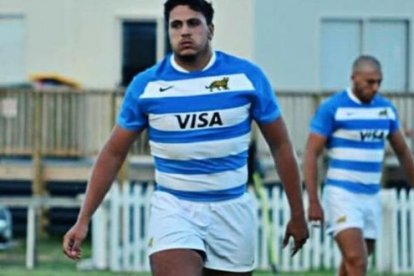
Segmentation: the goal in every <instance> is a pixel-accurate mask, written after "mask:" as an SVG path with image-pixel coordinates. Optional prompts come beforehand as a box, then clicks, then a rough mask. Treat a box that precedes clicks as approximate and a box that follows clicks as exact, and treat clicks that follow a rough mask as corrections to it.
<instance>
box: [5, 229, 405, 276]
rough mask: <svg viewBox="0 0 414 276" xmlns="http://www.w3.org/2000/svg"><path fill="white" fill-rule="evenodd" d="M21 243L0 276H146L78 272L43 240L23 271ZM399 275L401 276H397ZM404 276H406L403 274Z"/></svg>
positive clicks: (260, 275) (313, 275) (56, 243)
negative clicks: (30, 264)
mask: <svg viewBox="0 0 414 276" xmlns="http://www.w3.org/2000/svg"><path fill="white" fill-rule="evenodd" d="M25 250H26V248H25V242H24V239H22V240H19V241H17V243H16V245H15V246H14V247H13V248H10V249H8V250H4V251H0V276H26V275H33V276H75V275H76V276H78V275H87V276H98V275H99V276H115V275H117V276H118V275H125V276H129V275H131V276H149V275H150V274H149V273H126V272H121V273H120V272H109V271H81V272H80V271H79V270H77V268H76V262H74V261H71V260H69V259H68V258H66V257H65V256H64V254H63V253H62V249H61V241H60V237H59V238H50V239H44V240H42V241H40V242H39V243H38V262H37V265H36V267H35V269H33V270H27V269H26V268H25ZM83 254H84V258H89V257H90V255H91V252H90V244H89V243H88V242H87V243H86V244H85V245H84V247H83ZM253 275H254V276H270V275H272V274H271V273H270V272H266V271H257V272H255V273H254V274H253ZM277 275H278V276H328V275H329V276H333V275H335V273H334V272H332V271H325V272H322V271H318V272H297V273H278V274H277ZM369 275H370V276H380V275H383V276H390V274H369ZM401 275H402V274H401ZM406 275H407V276H408V274H406Z"/></svg>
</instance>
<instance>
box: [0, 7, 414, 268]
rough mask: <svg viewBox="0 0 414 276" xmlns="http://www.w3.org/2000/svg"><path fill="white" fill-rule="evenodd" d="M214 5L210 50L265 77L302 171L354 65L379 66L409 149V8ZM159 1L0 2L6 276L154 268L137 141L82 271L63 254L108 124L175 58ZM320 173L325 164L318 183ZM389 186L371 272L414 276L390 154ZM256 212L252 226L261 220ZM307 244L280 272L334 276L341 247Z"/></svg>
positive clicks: (405, 212) (273, 188)
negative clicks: (322, 116) (321, 117)
mask: <svg viewBox="0 0 414 276" xmlns="http://www.w3.org/2000/svg"><path fill="white" fill-rule="evenodd" d="M211 2H212V3H213V6H214V8H215V18H214V24H215V26H216V29H215V36H214V39H213V46H214V48H215V49H216V50H222V51H226V52H229V53H232V54H234V55H238V56H240V57H243V58H246V59H249V60H251V61H253V62H255V63H256V64H258V65H259V66H260V67H261V68H262V69H263V70H264V71H265V73H266V75H267V76H268V78H269V79H270V81H271V84H272V86H273V87H274V89H275V91H276V93H277V96H278V99H279V102H280V104H281V107H282V111H283V114H284V117H285V120H286V123H287V126H288V128H289V132H290V135H291V138H292V141H293V143H294V146H295V149H296V151H297V154H298V159H299V162H301V158H302V155H303V149H304V146H305V141H306V137H307V134H308V130H307V129H308V124H309V120H310V118H311V117H312V115H313V112H314V110H315V108H316V107H317V106H318V104H319V103H320V101H321V100H322V99H323V98H324V97H326V96H327V95H329V94H330V93H332V92H334V91H337V90H339V89H344V88H346V87H348V86H349V85H350V68H351V64H352V62H353V60H354V59H355V58H356V57H357V56H359V55H361V54H370V55H374V56H376V57H377V58H378V59H379V60H380V61H381V63H382V65H383V73H384V81H383V84H382V88H381V90H382V92H383V93H384V94H386V95H387V96H388V97H389V98H390V99H391V100H392V101H393V103H394V104H395V105H396V106H397V109H398V112H399V116H400V120H401V123H402V126H403V130H404V133H405V135H406V139H407V142H408V144H409V146H410V147H411V149H413V146H414V132H413V128H414V93H413V91H414V74H413V72H414V61H413V59H412V57H413V56H414V55H413V54H414V43H413V42H414V40H413V38H414V28H413V26H412V24H413V22H414V1H411V0H364V1H360V0H335V1H333V0H312V1H310V0H213V1H211ZM163 3H164V1H163V0H82V1H81V0H0V206H1V207H0V275H9V274H10V273H13V274H14V275H16V273H19V272H18V271H19V268H29V269H33V271H34V272H36V271H38V270H39V269H40V268H42V267H45V268H44V269H45V270H42V271H40V272H39V273H41V274H39V275H47V273H49V272H46V271H49V270H50V271H51V272H50V273H52V274H50V275H53V271H54V270H56V269H59V270H61V269H67V270H68V271H72V270H73V271H76V269H92V270H96V269H105V270H111V271H146V270H148V264H147V262H146V260H145V257H144V256H145V238H146V236H145V221H146V210H147V209H146V206H147V205H146V204H147V200H148V195H149V194H150V192H151V191H152V189H153V173H152V169H153V165H152V159H151V158H150V157H149V150H148V143H147V139H146V135H145V134H144V135H143V136H142V137H141V138H140V139H139V140H138V141H137V142H136V143H135V144H134V146H133V148H132V149H131V153H130V155H129V157H128V160H127V162H126V163H125V165H124V167H123V168H122V170H121V172H120V174H119V176H118V181H117V183H116V185H114V187H116V188H114V189H113V191H112V192H111V195H110V196H108V200H107V203H105V204H104V206H103V207H102V208H101V209H100V211H99V212H98V215H97V216H98V217H99V219H96V220H95V222H94V223H92V225H91V226H92V231H91V236H90V237H89V239H88V243H87V248H86V251H85V254H86V258H85V261H84V262H82V263H79V264H77V265H76V264H74V263H72V262H69V261H67V260H65V259H64V258H63V256H62V254H61V253H60V244H59V243H60V239H61V236H62V235H63V234H64V233H65V232H66V230H67V229H68V228H69V227H70V226H71V225H72V223H73V222H74V221H75V219H76V215H77V212H78V210H79V205H80V203H81V194H82V193H83V192H84V190H85V186H86V181H87V179H88V176H89V172H90V169H91V166H92V164H93V162H94V160H95V158H96V155H97V153H98V151H99V149H100V148H101V147H102V146H103V144H104V143H105V141H106V138H107V137H108V134H109V133H110V130H111V128H112V126H113V124H114V122H115V118H116V114H117V110H118V107H119V104H120V103H121V101H122V97H123V92H124V89H125V87H126V86H127V85H128V83H129V82H130V81H131V79H132V77H133V76H134V75H135V74H137V73H139V72H141V71H143V70H145V69H146V68H148V67H150V66H152V65H153V64H155V63H156V62H158V61H160V60H161V59H162V58H164V57H165V55H166V54H168V53H169V52H170V47H169V42H168V37H167V35H168V34H167V31H166V27H165V22H164V19H163ZM257 154H258V159H259V160H260V163H261V167H262V170H263V176H264V183H265V184H266V185H265V186H266V193H267V196H268V198H269V199H271V200H273V201H280V202H284V200H285V199H284V198H283V195H282V194H281V193H280V189H281V188H280V182H279V179H278V177H277V175H276V173H275V171H274V170H273V165H272V161H271V159H270V156H269V153H268V151H267V147H266V146H265V145H264V142H263V140H262V139H261V137H259V139H258V141H257ZM324 168H325V167H324V162H323V161H322V162H321V164H320V170H321V174H320V175H321V177H322V176H323V173H324ZM383 186H384V188H386V191H387V192H389V193H388V194H384V198H386V199H387V200H386V202H388V203H389V205H387V206H385V205H384V206H385V208H384V210H385V211H384V218H385V220H384V221H386V222H387V223H388V224H386V225H384V229H385V230H384V231H386V232H384V235H383V237H384V240H382V241H381V242H380V244H379V249H378V250H377V254H376V257H375V258H373V260H372V265H371V271H372V272H373V273H375V272H377V273H385V274H383V275H391V273H404V272H405V273H414V236H413V233H414V231H413V229H414V211H413V210H414V199H413V198H414V196H413V192H411V193H407V192H406V191H407V188H408V185H407V182H406V180H405V177H404V175H403V174H402V172H401V170H400V169H399V166H398V162H397V161H396V159H395V157H394V154H393V153H392V152H391V151H390V150H388V151H387V154H386V158H385V167H384V177H383ZM305 196H306V195H305ZM136 202H138V203H136ZM123 204H124V205H123ZM260 208H261V207H259V212H258V215H259V216H260V217H261V218H264V216H263V212H264V210H262V209H260ZM285 209H286V208H285V207H284V205H283V204H280V205H271V206H270V210H267V211H268V212H269V214H270V217H271V221H270V223H271V225H270V226H271V227H274V228H275V231H276V232H277V234H276V236H275V238H274V241H273V245H277V246H279V247H280V238H281V234H283V233H281V232H282V231H280V230H278V229H282V227H283V226H284V223H285V222H286V216H287V215H288V214H285V213H284V212H285V211H284V210H285ZM390 220H392V222H393V226H392V227H390V223H389V221H390ZM118 222H119V223H118ZM386 226H388V227H386ZM266 227H267V226H266V223H264V222H263V224H261V226H260V228H259V229H258V231H259V233H260V235H259V236H260V237H262V238H261V241H260V246H259V250H258V252H257V255H258V258H259V268H260V269H262V270H268V269H269V268H270V266H271V260H270V259H269V257H268V255H269V252H268V247H269V245H268V244H267V243H266V239H265V233H266V231H267V230H266ZM278 227H280V228H278ZM279 233H280V234H279ZM313 235H314V240H316V241H317V242H315V244H312V245H309V246H308V247H307V248H308V249H306V250H305V251H304V252H303V253H302V255H300V256H299V257H298V258H297V259H295V260H289V258H288V257H287V256H286V253H285V252H284V251H282V250H280V249H277V250H278V251H277V254H276V255H277V256H276V259H277V264H278V267H279V268H280V270H282V271H318V272H316V273H317V274H315V275H322V273H323V272H321V271H324V270H328V271H330V270H332V269H333V268H334V267H335V265H336V264H337V263H338V260H339V257H338V256H339V255H338V252H337V249H335V247H334V245H333V244H332V243H331V241H330V240H329V239H326V238H325V237H324V235H323V233H322V232H321V231H319V230H315V231H314V233H313ZM138 244H140V245H139V246H138ZM279 247H278V248H279ZM390 248H391V249H392V250H391V249H390ZM384 252H386V253H384ZM384 254H385V255H384ZM392 256H396V257H392ZM378 260H380V261H383V264H380V261H378ZM2 271H5V272H2ZM2 273H6V274H2ZM68 273H70V272H68ZM301 273H302V272H301ZM303 273H305V272H303ZM306 273H307V272H306ZM318 273H319V274H318ZM331 274H332V273H331ZM22 275H23V274H22ZM68 275H69V274H68ZM258 275H259V274H258ZM298 275H303V274H298ZM305 275H307V274H305ZM309 275H311V274H309Z"/></svg>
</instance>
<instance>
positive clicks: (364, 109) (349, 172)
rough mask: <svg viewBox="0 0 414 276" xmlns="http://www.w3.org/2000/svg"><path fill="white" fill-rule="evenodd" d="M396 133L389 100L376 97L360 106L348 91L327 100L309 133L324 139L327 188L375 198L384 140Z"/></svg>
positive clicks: (396, 128)
mask: <svg viewBox="0 0 414 276" xmlns="http://www.w3.org/2000/svg"><path fill="white" fill-rule="evenodd" d="M398 129H399V121H398V115H397V111H396V109H395V107H394V106H393V105H392V104H391V102H390V101H389V100H387V99H386V98H384V97H383V96H381V95H379V94H377V95H375V97H374V98H373V100H372V101H371V103H369V104H363V103H361V102H360V101H359V100H358V98H356V97H355V96H354V95H353V93H352V92H351V90H350V89H348V90H345V91H342V92H339V93H337V94H335V95H333V96H331V97H329V98H328V99H326V100H325V101H324V102H323V103H322V104H321V105H320V107H319V108H318V110H317V111H316V114H315V117H314V118H313V120H312V122H311V132H313V133H317V134H320V135H322V136H325V137H327V139H328V140H327V149H328V155H329V159H330V160H329V168H328V172H327V176H326V179H325V184H326V185H333V186H337V187H340V188H344V189H346V190H348V191H351V192H355V193H364V194H375V193H377V192H378V191H379V190H380V179H381V171H382V162H383V158H384V147H385V140H386V139H387V137H388V136H389V135H390V134H392V133H394V132H395V131H397V130H398Z"/></svg>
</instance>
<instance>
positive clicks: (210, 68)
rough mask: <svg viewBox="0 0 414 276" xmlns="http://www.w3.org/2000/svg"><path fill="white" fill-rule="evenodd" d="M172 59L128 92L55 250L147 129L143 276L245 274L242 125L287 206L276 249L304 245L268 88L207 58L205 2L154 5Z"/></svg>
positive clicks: (226, 59) (245, 140)
mask: <svg viewBox="0 0 414 276" xmlns="http://www.w3.org/2000/svg"><path fill="white" fill-rule="evenodd" d="M164 5H165V6H164V13H165V18H166V22H167V23H168V30H169V38H170V43H171V46H172V49H173V55H171V56H168V57H166V58H165V59H164V60H163V61H162V62H160V63H159V64H157V65H155V66H154V67H152V68H150V69H148V70H147V71H145V72H143V73H141V74H138V75H137V76H136V77H135V78H134V80H133V81H132V83H131V84H130V85H129V87H128V89H127V92H126V95H125V99H124V102H123V106H122V108H121V111H120V114H119V118H118V121H117V125H116V126H115V128H114V130H113V132H112V135H111V137H110V138H109V140H108V142H107V143H106V145H105V147H104V148H103V149H102V151H101V153H100V154H99V157H98V160H97V162H96V164H95V166H94V169H93V172H92V176H91V179H90V181H89V183H88V187H87V191H86V198H85V202H84V204H83V206H82V208H81V211H80V214H79V217H78V220H77V222H76V224H75V225H74V226H73V227H72V228H71V229H70V230H69V231H68V233H67V234H66V235H65V237H64V241H63V248H64V251H65V253H66V255H67V256H68V257H70V258H72V259H79V258H80V244H81V242H82V240H83V239H84V237H85V236H86V233H87V225H88V222H89V221H90V219H91V216H92V214H93V212H94V211H95V209H96V208H97V206H98V205H99V204H100V202H101V201H102V198H103V197H104V195H105V193H106V192H107V191H108V189H109V187H110V185H111V183H112V181H113V179H114V177H115V175H116V173H117V171H118V169H119V167H120V166H121V164H122V162H123V161H124V159H125V156H126V154H127V152H128V149H129V147H130V145H131V144H132V143H133V141H134V140H135V139H136V138H137V136H138V135H139V134H140V133H141V131H142V130H143V129H147V130H148V135H149V140H150V146H151V153H152V155H153V156H154V159H155V169H156V177H155V178H156V179H155V180H156V183H157V187H156V192H154V194H153V196H152V200H151V211H150V212H151V219H150V222H149V242H148V244H149V254H150V264H151V270H152V273H153V275H159V276H168V275H171V276H173V275H174V276H176V275H251V272H252V270H253V268H254V251H255V240H256V231H257V227H256V224H255V218H256V212H255V210H254V208H253V206H252V203H251V201H250V198H249V195H248V194H247V193H246V182H247V151H248V145H249V140H250V131H251V121H252V119H254V120H255V121H256V122H257V123H258V124H259V127H260V129H261V131H262V133H263V134H264V137H265V138H266V140H267V142H268V144H269V146H270V149H271V151H272V153H273V157H274V159H275V162H276V167H277V169H278V172H279V174H280V177H281V180H282V182H283V183H284V185H285V189H286V193H287V196H288V199H289V203H290V207H291V214H292V217H291V220H290V222H289V224H288V226H287V229H286V235H285V244H287V242H288V240H289V238H290V237H293V239H294V245H293V249H292V250H293V252H292V254H294V253H295V252H296V251H297V250H299V249H300V248H301V247H302V246H303V244H304V243H305V241H306V240H307V238H308V230H307V226H306V223H305V215H304V210H303V204H302V195H301V188H300V179H299V173H298V166H297V163H296V161H295V157H294V152H293V149H292V145H291V143H290V141H289V138H288V134H287V131H286V128H285V125H284V122H283V119H282V117H281V114H280V110H279V107H278V105H277V103H276V99H275V96H274V93H273V91H272V88H271V86H270V84H269V82H268V81H267V79H266V78H265V76H264V75H263V73H262V72H261V71H260V69H259V68H257V67H256V66H254V65H252V64H251V63H249V62H247V61H245V60H242V59H239V58H236V57H233V56H230V55H227V54H225V53H222V52H213V51H212V49H211V45H210V43H211V39H212V37H213V34H214V26H213V23H212V19H213V8H212V6H211V4H210V3H208V2H206V1H205V0H168V1H166V3H165V4H164Z"/></svg>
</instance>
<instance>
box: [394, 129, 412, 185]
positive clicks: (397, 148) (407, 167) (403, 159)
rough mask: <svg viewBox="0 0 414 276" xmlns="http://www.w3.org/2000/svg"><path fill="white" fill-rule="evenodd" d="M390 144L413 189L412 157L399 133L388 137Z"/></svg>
mask: <svg viewBox="0 0 414 276" xmlns="http://www.w3.org/2000/svg"><path fill="white" fill-rule="evenodd" d="M389 141H390V144H391V146H392V148H393V150H394V152H395V154H396V155H397V158H398V160H399V161H400V164H401V166H402V167H403V169H404V171H405V174H406V176H407V179H408V182H409V183H410V184H411V186H412V187H414V161H413V155H412V154H411V152H410V149H409V148H408V146H407V143H406V142H405V140H404V137H403V136H402V134H401V132H400V131H396V132H394V133H393V134H391V135H390V137H389Z"/></svg>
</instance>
